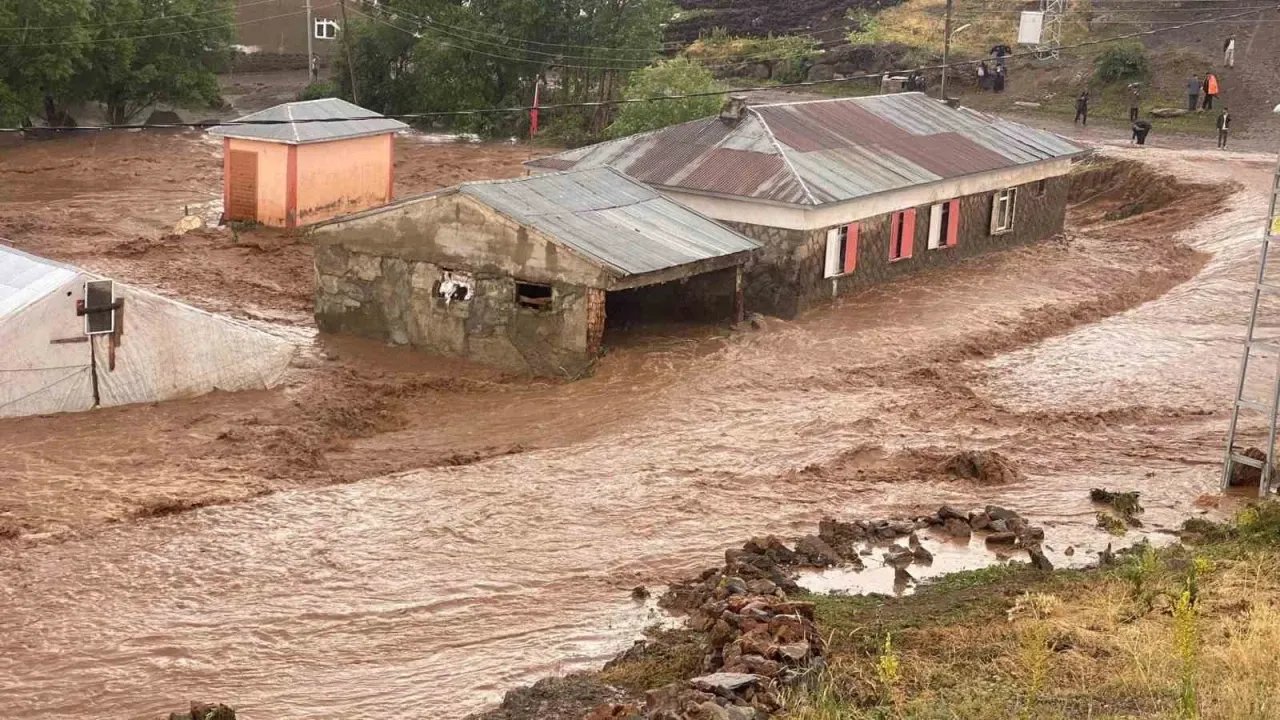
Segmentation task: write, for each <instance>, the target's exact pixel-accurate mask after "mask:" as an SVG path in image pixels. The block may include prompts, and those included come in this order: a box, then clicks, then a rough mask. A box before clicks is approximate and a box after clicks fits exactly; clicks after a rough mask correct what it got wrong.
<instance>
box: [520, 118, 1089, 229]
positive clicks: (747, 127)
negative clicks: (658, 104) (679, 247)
mask: <svg viewBox="0 0 1280 720" xmlns="http://www.w3.org/2000/svg"><path fill="white" fill-rule="evenodd" d="M1082 152H1084V148H1081V147H1079V146H1077V145H1075V144H1073V143H1071V142H1069V141H1067V140H1066V139H1064V138H1062V137H1061V136H1059V135H1056V134H1054V133H1051V132H1048V131H1045V130H1038V129H1035V128H1032V127H1028V126H1026V125H1021V124H1018V123H1015V122H1011V121H1008V120H1004V119H1002V118H998V117H995V116H992V115H987V114H984V113H980V112H977V111H974V110H971V109H968V108H953V107H950V106H948V105H947V104H946V103H943V102H941V101H938V100H934V99H932V98H929V97H927V96H925V95H923V94H921V93H896V94H890V95H876V96H870V97H860V98H837V99H832V100H813V101H807V102H794V103H782V104H774V105H757V106H749V107H747V108H746V110H745V112H744V114H743V117H742V119H741V120H740V121H738V122H737V124H734V125H728V124H726V123H725V122H723V121H721V120H720V119H719V118H718V117H711V118H705V119H702V120H694V121H692V122H688V123H682V124H680V125H675V126H672V127H668V128H663V129H661V130H655V131H653V132H648V133H641V134H639V135H632V136H630V137H625V138H620V139H618V140H611V141H608V142H604V143H600V144H598V145H591V146H588V147H584V148H578V149H575V150H569V151H567V152H563V153H560V154H558V155H552V156H549V157H546V158H540V159H538V160H534V161H531V162H530V163H529V164H530V165H531V166H534V167H544V168H549V169H557V170H566V169H570V168H584V167H599V166H603V165H609V166H612V167H615V168H617V169H618V170H621V171H622V172H624V173H626V174H627V175H629V176H631V177H633V178H635V179H637V180H640V181H641V182H645V183H649V184H651V185H657V186H662V187H671V188H677V189H684V190H691V191H701V192H710V193H717V194H724V195H734V196H739V197H749V198H754V199H758V200H768V201H773V202H782V203H789V204H796V205H822V204H825V203H831V202H841V201H845V200H852V199H855V198H859V197H862V196H865V195H872V194H875V193H879V192H885V191H888V190H897V189H900V188H904V187H909V186H912V185H922V184H926V183H931V182H937V181H939V180H946V179H950V178H957V177H962V176H965V175H972V174H975V173H981V172H986V171H990V170H999V169H1003V168H1011V167H1017V166H1019V165H1028V164H1032V163H1037V162H1041V161H1044V160H1052V159H1056V158H1064V157H1071V156H1074V155H1078V154H1080V153H1082Z"/></svg>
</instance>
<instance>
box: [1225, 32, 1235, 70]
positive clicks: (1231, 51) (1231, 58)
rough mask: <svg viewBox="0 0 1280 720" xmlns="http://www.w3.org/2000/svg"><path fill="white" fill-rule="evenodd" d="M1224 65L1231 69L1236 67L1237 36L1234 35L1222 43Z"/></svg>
mask: <svg viewBox="0 0 1280 720" xmlns="http://www.w3.org/2000/svg"><path fill="white" fill-rule="evenodd" d="M1222 63H1223V64H1224V65H1226V66H1227V67H1229V68H1233V67H1235V66H1236V36H1235V35H1232V36H1230V37H1228V38H1227V41H1226V42H1224V43H1222Z"/></svg>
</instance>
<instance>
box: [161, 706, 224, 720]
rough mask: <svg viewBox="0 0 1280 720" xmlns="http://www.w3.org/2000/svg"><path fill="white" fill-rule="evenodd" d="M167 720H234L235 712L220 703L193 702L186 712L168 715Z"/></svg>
mask: <svg viewBox="0 0 1280 720" xmlns="http://www.w3.org/2000/svg"><path fill="white" fill-rule="evenodd" d="M169 720H236V711H235V710H232V709H231V708H229V707H227V706H226V705H223V704H221V703H219V704H217V705H210V704H208V703H198V702H193V703H191V709H190V710H188V711H187V712H183V713H169Z"/></svg>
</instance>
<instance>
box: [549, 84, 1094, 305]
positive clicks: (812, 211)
mask: <svg viewBox="0 0 1280 720" xmlns="http://www.w3.org/2000/svg"><path fill="white" fill-rule="evenodd" d="M1084 152H1085V150H1084V149H1083V148H1081V147H1079V146H1077V145H1075V144H1073V143H1071V142H1069V141H1067V140H1065V139H1063V138H1062V137H1060V136H1058V135H1055V134H1054V133H1051V132H1047V131H1044V130H1038V129H1035V128H1031V127H1028V126H1026V125H1022V124H1019V123H1015V122H1011V121H1009V120H1005V119H1002V118H999V117H995V116H992V115H987V114H983V113H979V112H976V111H974V110H971V109H968V108H964V107H952V106H950V105H948V104H946V103H943V102H941V101H937V100H934V99H931V98H929V97H927V96H925V95H923V94H921V93H897V94H890V95H879V96H871V97H858V98H838V99H832V100H814V101H804V102H791V103H782V104H769V105H756V106H752V105H747V104H746V102H745V101H744V100H743V99H741V98H731V99H730V100H729V101H728V102H727V103H726V104H725V106H724V108H723V109H722V111H721V113H720V114H719V116H718V117H710V118H704V119H701V120H695V121H692V122H687V123H683V124H680V125H674V126H671V127H667V128H663V129H660V130H655V131H652V132H648V133H641V134H638V135H633V136H629V137H625V138H619V139H617V140H611V141H607V142H604V143H599V144H597V145H591V146H588V147H583V148H577V149H574V150H569V151H567V152H562V153H559V154H556V155H551V156H547V157H544V158H539V159H536V160H533V161H530V163H529V166H530V167H532V168H534V169H540V170H546V171H563V170H568V169H581V168H588V167H603V166H608V167H613V168H615V169H617V170H619V171H621V172H624V173H626V174H627V175H628V176H630V177H632V178H634V179H636V180H639V181H641V182H643V183H645V184H647V185H649V186H650V187H652V188H654V189H656V190H658V191H659V192H661V193H662V194H663V195H665V196H667V197H669V198H671V199H673V200H676V201H677V202H679V203H681V204H683V205H686V206H688V207H690V208H693V209H695V210H698V211H699V212H701V213H703V214H705V215H707V216H708V217H712V218H715V219H716V220H719V221H720V222H723V223H725V224H727V225H728V226H730V227H733V228H734V229H736V230H738V231H740V232H742V233H743V234H745V235H747V236H749V237H751V238H753V239H755V240H757V241H759V242H760V244H761V245H762V249H761V251H760V252H759V253H757V254H756V256H755V257H754V258H753V259H752V260H751V261H750V262H749V264H748V266H747V268H746V269H745V278H744V284H745V296H746V304H747V307H748V309H750V310H752V311H759V312H765V313H771V314H776V315H780V316H783V317H791V316H794V315H795V314H797V313H798V312H800V311H801V310H803V309H804V308H806V307H809V306H811V305H813V304H815V303H819V302H822V301H824V300H828V299H830V298H833V297H836V296H839V295H841V294H844V293H848V292H852V291H856V290H859V289H862V288H865V287H867V286H869V285H871V284H874V283H879V282H884V281H886V280H891V279H893V278H897V277H900V276H902V275H905V274H908V273H914V272H919V271H921V270H924V269H927V268H932V267H938V266H942V265H949V264H952V263H955V262H957V261H959V260H962V259H964V258H968V257H972V256H975V255H979V254H982V253H986V252H990V251H992V250H999V249H1003V248H1009V247H1014V246H1017V245H1022V244H1026V243H1031V242H1035V241H1037V240H1043V239H1045V238H1048V237H1052V236H1053V235H1056V234H1058V233H1059V232H1061V230H1062V225H1063V220H1064V218H1065V214H1066V204H1067V191H1068V185H1069V180H1068V178H1067V174H1068V173H1069V172H1070V168H1071V164H1072V161H1073V160H1074V159H1076V158H1077V157H1079V156H1081V155H1082V154H1083V153H1084Z"/></svg>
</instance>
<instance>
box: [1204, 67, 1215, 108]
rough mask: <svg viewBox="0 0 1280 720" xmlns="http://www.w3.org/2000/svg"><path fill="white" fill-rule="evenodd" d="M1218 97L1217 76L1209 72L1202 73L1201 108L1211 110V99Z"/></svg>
mask: <svg viewBox="0 0 1280 720" xmlns="http://www.w3.org/2000/svg"><path fill="white" fill-rule="evenodd" d="M1216 97H1218V76H1217V75H1214V74H1213V73H1211V72H1207V73H1205V74H1204V104H1202V105H1201V106H1200V109H1201V110H1212V109H1213V99H1214V98H1216Z"/></svg>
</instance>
